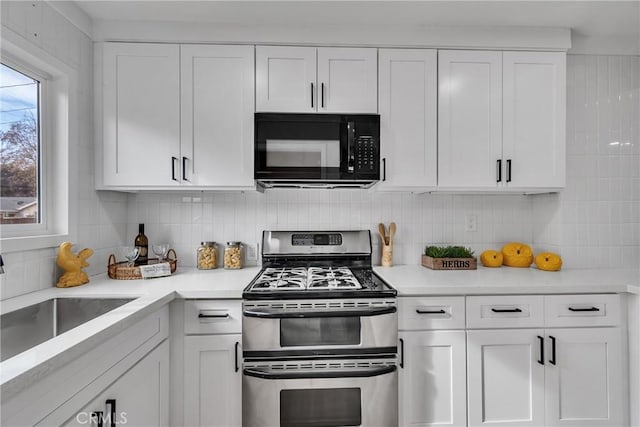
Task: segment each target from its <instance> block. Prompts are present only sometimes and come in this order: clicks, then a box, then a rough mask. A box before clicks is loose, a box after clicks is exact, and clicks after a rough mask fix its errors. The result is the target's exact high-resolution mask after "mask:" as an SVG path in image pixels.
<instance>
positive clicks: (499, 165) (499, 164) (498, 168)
mask: <svg viewBox="0 0 640 427" xmlns="http://www.w3.org/2000/svg"><path fill="white" fill-rule="evenodd" d="M496 175H498V177H497V179H496V182H500V181H502V159H498V160H496Z"/></svg>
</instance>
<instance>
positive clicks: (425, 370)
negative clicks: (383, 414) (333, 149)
mask: <svg viewBox="0 0 640 427" xmlns="http://www.w3.org/2000/svg"><path fill="white" fill-rule="evenodd" d="M400 339H401V340H402V342H403V352H402V357H403V360H402V365H403V366H402V367H401V369H400V375H399V393H400V396H399V401H400V425H401V426H443V425H448V426H465V425H466V418H467V415H466V406H465V402H466V375H465V373H466V370H465V332H464V331H426V332H419V331H415V332H414V331H411V332H401V333H400Z"/></svg>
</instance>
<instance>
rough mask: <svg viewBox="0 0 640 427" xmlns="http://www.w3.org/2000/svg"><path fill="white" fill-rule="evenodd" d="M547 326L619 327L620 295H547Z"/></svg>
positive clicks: (545, 300)
mask: <svg viewBox="0 0 640 427" xmlns="http://www.w3.org/2000/svg"><path fill="white" fill-rule="evenodd" d="M544 303H545V326H547V327H556V326H559V327H565V326H578V327H579V326H617V325H618V324H620V310H621V308H620V295H616V294H588V295H547V296H545V297H544Z"/></svg>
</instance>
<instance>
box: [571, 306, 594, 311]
mask: <svg viewBox="0 0 640 427" xmlns="http://www.w3.org/2000/svg"><path fill="white" fill-rule="evenodd" d="M569 311H574V312H579V311H600V309H599V308H598V307H589V308H574V307H569Z"/></svg>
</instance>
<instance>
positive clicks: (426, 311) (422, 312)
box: [416, 309, 446, 314]
mask: <svg viewBox="0 0 640 427" xmlns="http://www.w3.org/2000/svg"><path fill="white" fill-rule="evenodd" d="M416 313H418V314H446V311H444V310H420V309H417V310H416Z"/></svg>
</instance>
